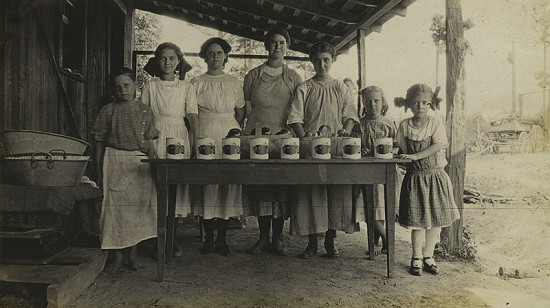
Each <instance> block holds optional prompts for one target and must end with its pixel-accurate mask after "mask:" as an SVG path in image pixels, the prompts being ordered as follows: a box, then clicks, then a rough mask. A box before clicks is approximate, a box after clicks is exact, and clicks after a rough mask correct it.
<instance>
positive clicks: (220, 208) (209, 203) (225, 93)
mask: <svg viewBox="0 0 550 308" xmlns="http://www.w3.org/2000/svg"><path fill="white" fill-rule="evenodd" d="M229 51H231V46H230V45H229V43H227V42H226V41H225V40H224V39H221V38H218V37H215V38H211V39H208V40H206V41H205V42H204V43H203V44H202V46H201V50H200V52H199V57H201V58H203V59H204V61H205V62H206V65H207V67H208V70H207V71H206V73H204V74H202V75H200V76H197V77H195V78H193V79H192V80H191V84H193V85H194V87H195V89H196V91H197V92H196V93H197V95H196V96H197V101H198V106H199V131H200V135H199V137H203V138H213V139H214V146H215V155H216V158H221V157H222V152H221V149H222V139H223V138H225V137H226V136H227V133H228V132H229V130H231V129H239V128H240V127H241V124H242V122H243V119H244V106H245V103H244V96H243V91H242V82H241V81H239V80H238V79H237V78H235V77H233V76H231V75H227V74H226V73H225V72H224V71H223V70H224V68H225V63H227V58H228V55H229ZM242 213H243V208H242V197H241V185H202V186H200V189H198V190H197V191H196V192H194V195H193V214H194V215H198V216H200V217H201V220H202V225H203V227H204V231H205V241H204V244H203V247H202V249H201V252H202V253H203V254H208V253H211V252H215V253H218V254H220V255H224V256H227V255H229V254H231V251H230V250H229V246H228V245H227V241H226V234H227V226H228V224H229V218H230V217H235V216H240V215H241V214H242ZM214 230H217V237H216V239H214Z"/></svg>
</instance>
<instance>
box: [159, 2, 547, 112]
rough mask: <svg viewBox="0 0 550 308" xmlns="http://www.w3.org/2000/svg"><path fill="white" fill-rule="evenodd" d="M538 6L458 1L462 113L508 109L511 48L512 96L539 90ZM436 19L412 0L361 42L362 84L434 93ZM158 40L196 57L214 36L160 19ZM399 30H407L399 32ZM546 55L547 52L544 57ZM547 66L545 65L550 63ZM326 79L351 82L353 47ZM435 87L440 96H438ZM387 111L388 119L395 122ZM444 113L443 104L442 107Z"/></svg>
mask: <svg viewBox="0 0 550 308" xmlns="http://www.w3.org/2000/svg"><path fill="white" fill-rule="evenodd" d="M538 2H540V0H482V1H479V0H463V1H462V16H463V19H464V20H466V19H471V20H472V21H473V23H474V27H473V28H471V29H470V30H467V31H466V32H465V34H464V35H465V38H466V39H467V40H468V41H469V43H470V45H471V48H472V54H468V55H467V56H466V62H465V69H466V98H465V104H466V113H467V114H473V113H480V114H482V115H483V116H484V117H485V118H487V119H496V118H498V117H502V116H504V115H505V114H507V113H510V112H511V110H512V65H511V64H510V63H509V61H508V55H509V53H510V52H511V51H512V42H515V55H516V56H515V60H516V93H517V94H521V93H528V92H534V91H540V90H541V88H540V87H538V86H537V81H536V79H535V77H534V76H535V73H537V72H540V71H542V70H543V69H542V67H543V65H542V63H543V46H542V44H537V39H538V32H537V31H538V30H537V28H536V22H535V18H534V14H533V8H534V7H535V5H536V4H537V3H538ZM435 14H441V15H445V1H444V0H417V1H416V2H414V3H413V4H412V5H410V6H409V7H408V9H407V16H406V17H400V16H395V17H393V18H392V19H390V20H389V21H388V22H386V23H385V24H384V25H383V27H382V31H381V32H380V33H376V32H374V33H372V34H370V35H368V36H367V38H366V59H367V60H366V66H367V81H366V83H367V85H378V86H380V87H382V89H384V91H385V94H386V97H387V98H388V100H389V101H390V102H392V101H393V98H394V97H396V96H404V95H405V93H406V90H407V88H408V87H409V86H411V85H412V84H415V83H426V84H428V85H430V86H432V87H435V75H436V74H435V70H436V65H435V62H436V60H435V59H436V47H435V45H434V43H433V41H432V38H431V32H430V30H429V28H430V25H431V22H432V17H433V16H434V15H435ZM161 24H162V29H163V33H162V36H161V38H160V41H171V42H174V43H176V44H178V45H179V46H180V47H182V49H183V51H184V52H198V50H199V47H200V45H201V44H202V42H203V41H204V40H206V39H207V38H208V37H210V36H216V33H217V32H216V31H214V30H205V31H202V32H201V31H198V30H196V29H195V28H193V27H190V26H188V25H187V24H186V23H185V22H182V21H178V20H175V19H171V18H168V17H162V19H161ZM404 29H406V31H404ZM549 53H550V52H549ZM549 64H550V62H549ZM331 74H332V76H333V77H335V78H340V79H343V78H345V77H350V78H352V79H357V49H356V47H355V46H354V47H352V48H351V49H350V50H349V51H348V52H347V54H343V55H340V56H339V57H338V59H337V60H336V62H335V63H334V65H333V68H332V71H331ZM439 80H440V84H441V83H442V82H443V83H444V81H445V54H442V55H441V56H440V73H439ZM444 89H445V87H444V86H442V92H441V97H442V98H445V93H444ZM541 108H542V94H541V93H537V94H532V95H525V96H524V114H525V115H526V116H529V115H530V114H533V113H534V112H536V111H539V110H540V109H541ZM399 112H402V111H399V110H396V109H395V108H392V107H390V111H389V112H388V115H390V116H391V115H392V114H393V115H394V116H396V117H399ZM443 112H444V103H443Z"/></svg>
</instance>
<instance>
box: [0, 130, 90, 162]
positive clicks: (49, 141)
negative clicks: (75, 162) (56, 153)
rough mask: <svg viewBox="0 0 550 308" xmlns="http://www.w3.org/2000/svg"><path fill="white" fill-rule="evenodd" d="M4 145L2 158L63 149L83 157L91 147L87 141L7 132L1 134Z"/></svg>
mask: <svg viewBox="0 0 550 308" xmlns="http://www.w3.org/2000/svg"><path fill="white" fill-rule="evenodd" d="M0 139H1V140H0V141H2V143H3V147H0V149H2V152H3V153H0V154H1V155H2V156H8V155H17V154H25V153H36V152H43V153H48V152H50V151H51V150H54V149H62V150H63V151H65V152H66V153H70V154H79V155H82V154H84V152H85V151H86V148H87V147H88V146H90V144H89V143H87V142H86V141H83V140H80V139H77V138H73V137H69V136H64V135H59V134H54V133H48V132H41V131H33V130H7V131H3V132H0Z"/></svg>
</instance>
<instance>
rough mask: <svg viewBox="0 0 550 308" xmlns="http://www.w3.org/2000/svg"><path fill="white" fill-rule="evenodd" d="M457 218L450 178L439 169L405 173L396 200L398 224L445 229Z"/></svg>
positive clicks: (457, 213)
mask: <svg viewBox="0 0 550 308" xmlns="http://www.w3.org/2000/svg"><path fill="white" fill-rule="evenodd" d="M459 218H460V213H459V211H458V208H457V206H456V204H455V201H454V196H453V187H452V184H451V179H450V178H449V176H448V175H447V173H446V172H445V170H444V169H443V168H436V169H429V170H407V174H405V178H404V180H403V185H402V186H401V198H400V200H399V224H400V225H402V226H404V227H408V228H427V229H430V228H439V227H448V226H450V225H451V224H452V223H453V222H454V221H455V220H457V219H459Z"/></svg>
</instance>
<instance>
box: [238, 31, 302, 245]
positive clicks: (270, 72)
mask: <svg viewBox="0 0 550 308" xmlns="http://www.w3.org/2000/svg"><path fill="white" fill-rule="evenodd" d="M264 46H265V49H266V50H267V53H268V57H267V62H266V63H264V64H262V65H260V66H258V67H256V68H253V69H252V70H250V71H249V72H248V73H247V74H246V76H245V78H244V97H245V101H246V113H247V121H246V128H245V133H247V134H250V132H251V131H252V129H254V128H255V127H256V124H259V125H260V127H268V128H270V129H271V131H272V132H273V133H277V132H279V131H280V130H281V129H283V128H288V126H287V125H286V120H287V117H288V113H289V108H290V103H291V102H292V97H293V96H294V92H295V91H296V87H297V86H298V85H299V84H300V83H301V82H302V78H301V77H300V75H298V73H296V71H294V70H292V69H291V68H289V67H288V66H286V65H285V64H284V57H285V54H286V50H287V47H288V46H290V36H289V34H288V32H287V31H286V30H284V29H281V28H277V27H275V28H272V29H271V30H269V31H268V32H267V34H266V36H265V42H264ZM244 190H245V192H246V197H247V198H248V203H245V204H248V206H249V209H248V211H247V212H249V213H251V214H252V215H254V216H256V217H258V225H259V228H260V239H259V240H258V241H257V242H256V244H255V245H254V247H252V249H251V250H250V253H253V254H259V253H261V252H262V251H263V250H265V249H267V248H269V247H270V246H271V249H272V252H273V253H275V254H277V255H287V251H286V248H285V246H284V243H283V237H282V234H283V233H282V232H283V226H284V221H285V220H286V219H288V218H289V217H290V210H289V207H288V203H287V202H286V190H285V189H284V188H283V187H266V186H256V185H254V186H245V188H244ZM271 225H273V235H272V240H271V242H272V243H271V245H270V240H269V232H270V229H271Z"/></svg>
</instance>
